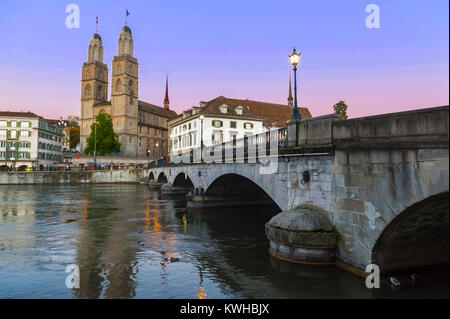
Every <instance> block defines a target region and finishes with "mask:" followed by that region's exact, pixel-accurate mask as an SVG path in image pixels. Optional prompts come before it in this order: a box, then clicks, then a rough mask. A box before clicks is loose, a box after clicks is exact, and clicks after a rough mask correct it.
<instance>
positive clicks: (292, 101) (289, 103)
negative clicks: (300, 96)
mask: <svg viewBox="0 0 450 319" xmlns="http://www.w3.org/2000/svg"><path fill="white" fill-rule="evenodd" d="M287 102H288V105H289V106H291V107H293V106H294V98H293V97H292V84H291V68H290V67H289V96H288V98H287Z"/></svg>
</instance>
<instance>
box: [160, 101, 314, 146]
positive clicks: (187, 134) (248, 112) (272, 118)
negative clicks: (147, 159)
mask: <svg viewBox="0 0 450 319" xmlns="http://www.w3.org/2000/svg"><path fill="white" fill-rule="evenodd" d="M300 113H301V115H302V118H311V114H310V113H309V111H308V109H307V108H303V107H302V108H300ZM291 116H292V106H289V105H284V104H274V103H266V102H259V101H252V100H240V99H231V98H226V97H224V96H219V97H218V98H215V99H213V100H211V101H209V102H200V104H199V106H197V107H192V108H191V109H189V110H187V111H184V112H182V113H181V114H179V115H178V116H176V117H175V118H173V119H172V120H171V121H169V145H170V149H171V154H174V153H179V152H183V151H187V150H190V149H192V148H196V147H200V146H201V140H202V138H203V145H204V146H210V145H214V144H219V143H223V142H228V141H231V140H233V139H240V138H243V137H244V136H250V135H254V134H259V133H263V132H266V131H267V130H270V129H274V128H279V127H284V126H286V124H287V122H288V121H289V119H290V118H291ZM201 118H203V120H201Z"/></svg>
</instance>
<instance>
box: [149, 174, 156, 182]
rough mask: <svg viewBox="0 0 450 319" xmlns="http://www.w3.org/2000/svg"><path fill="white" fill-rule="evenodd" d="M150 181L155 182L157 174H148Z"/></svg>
mask: <svg viewBox="0 0 450 319" xmlns="http://www.w3.org/2000/svg"><path fill="white" fill-rule="evenodd" d="M148 180H149V181H154V180H155V174H153V172H150V174H148Z"/></svg>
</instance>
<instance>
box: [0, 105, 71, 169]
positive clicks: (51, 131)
mask: <svg viewBox="0 0 450 319" xmlns="http://www.w3.org/2000/svg"><path fill="white" fill-rule="evenodd" d="M63 136H64V135H63V131H62V129H61V128H60V127H58V125H55V124H53V123H51V121H50V120H46V119H44V118H42V117H40V116H38V115H36V114H34V113H31V112H0V167H1V168H2V169H5V166H7V167H9V168H11V167H13V168H15V169H21V170H22V169H26V168H27V167H28V168H31V167H35V168H41V169H42V168H44V167H47V166H51V165H54V164H55V163H60V162H61V161H62V146H63Z"/></svg>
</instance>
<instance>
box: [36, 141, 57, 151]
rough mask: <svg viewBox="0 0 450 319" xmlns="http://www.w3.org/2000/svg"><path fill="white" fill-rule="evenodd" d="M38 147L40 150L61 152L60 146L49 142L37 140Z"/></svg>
mask: <svg viewBox="0 0 450 319" xmlns="http://www.w3.org/2000/svg"><path fill="white" fill-rule="evenodd" d="M38 148H39V149H41V150H47V151H54V152H61V150H62V147H61V146H59V145H54V144H50V143H42V142H39V144H38Z"/></svg>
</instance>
